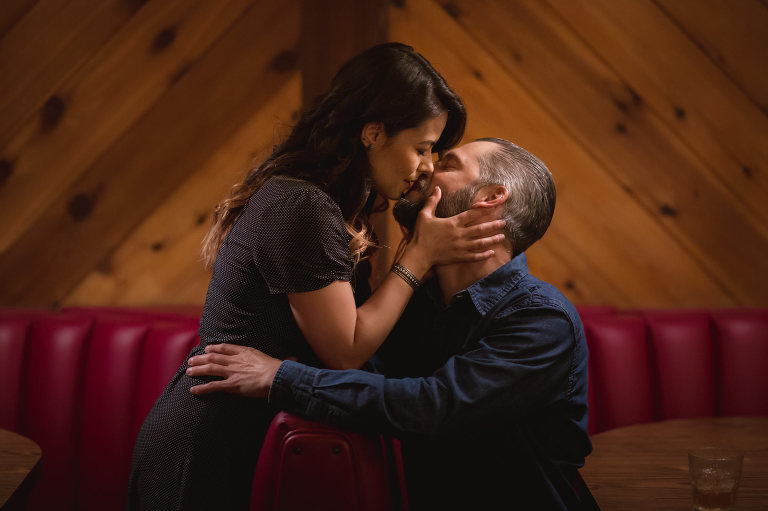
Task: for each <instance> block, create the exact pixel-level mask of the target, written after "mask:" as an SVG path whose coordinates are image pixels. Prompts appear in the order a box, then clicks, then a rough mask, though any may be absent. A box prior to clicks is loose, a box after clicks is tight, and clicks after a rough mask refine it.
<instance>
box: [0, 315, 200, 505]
mask: <svg viewBox="0 0 768 511" xmlns="http://www.w3.org/2000/svg"><path fill="white" fill-rule="evenodd" d="M197 317H198V314H166V313H160V312H151V311H137V310H119V309H116V310H110V309H69V310H67V311H61V312H43V311H3V312H2V314H0V349H2V352H3V353H4V354H5V353H8V354H9V355H10V356H9V357H3V358H2V359H1V360H0V374H1V375H2V378H3V383H6V384H8V385H9V387H8V388H10V389H16V390H17V391H16V392H8V393H3V395H2V397H1V398H0V410H2V415H1V416H0V420H2V422H1V423H0V427H3V428H6V429H11V430H15V431H17V432H20V433H22V434H24V435H26V436H27V437H29V438H31V439H32V440H34V441H35V442H36V443H37V444H38V445H39V446H40V448H41V449H42V452H43V456H42V459H41V463H40V466H39V471H38V473H36V474H34V477H35V478H36V480H35V481H34V490H33V491H32V492H31V493H30V495H29V496H28V499H27V502H26V507H27V508H28V509H41V510H42V509H61V510H67V509H78V510H89V509H99V510H103V509H122V508H124V507H125V497H126V491H127V477H128V470H129V465H130V457H131V451H132V448H133V438H134V437H135V433H136V431H137V428H138V425H140V423H141V422H142V421H143V418H144V416H145V415H146V413H147V411H148V409H149V407H151V405H152V403H153V402H154V400H155V399H156V398H157V396H158V395H159V394H160V392H161V391H162V388H163V387H164V386H165V384H166V383H167V382H168V381H169V380H170V377H171V375H172V374H173V371H174V370H175V369H176V368H177V367H178V365H179V363H180V362H181V360H183V358H184V356H185V355H186V354H187V353H188V352H189V350H190V349H191V348H192V346H193V345H194V344H195V343H196V342H197Z"/></svg>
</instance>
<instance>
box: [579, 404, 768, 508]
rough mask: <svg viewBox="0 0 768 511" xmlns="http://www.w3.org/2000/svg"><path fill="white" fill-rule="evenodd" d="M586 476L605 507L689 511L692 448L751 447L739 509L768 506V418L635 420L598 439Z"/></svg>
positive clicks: (586, 469) (742, 477)
mask: <svg viewBox="0 0 768 511" xmlns="http://www.w3.org/2000/svg"><path fill="white" fill-rule="evenodd" d="M592 444H593V447H594V450H593V452H592V454H590V455H589V456H588V457H587V461H586V463H585V465H584V468H583V469H582V470H581V474H582V477H583V478H584V480H585V481H586V482H587V485H589V488H590V490H591V491H592V494H593V495H594V496H595V499H596V500H597V502H598V504H600V508H601V509H602V510H603V511H612V510H616V511H624V510H635V509H637V510H645V509H653V510H659V511H663V510H673V509H674V510H689V509H691V505H692V488H691V483H690V479H689V476H688V451H689V450H691V449H695V448H697V447H705V446H718V447H731V448H736V449H740V450H743V451H745V454H744V465H743V467H742V476H741V485H740V487H739V491H738V494H737V497H736V509H737V510H745V511H746V510H751V509H759V510H768V418H754V417H749V418H737V417H716V418H707V419H681V420H670V421H661V422H649V423H644V424H635V425H632V426H627V427H623V428H617V429H612V430H609V431H605V432H603V433H599V434H597V435H594V436H593V437H592Z"/></svg>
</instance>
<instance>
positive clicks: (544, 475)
mask: <svg viewBox="0 0 768 511" xmlns="http://www.w3.org/2000/svg"><path fill="white" fill-rule="evenodd" d="M428 284H432V286H431V287H432V289H430V286H426V285H425V289H423V290H422V291H421V292H420V293H418V294H417V295H415V296H414V297H413V299H412V301H411V303H410V304H409V307H408V309H407V310H406V313H405V314H404V315H403V318H402V319H401V321H400V322H399V323H398V326H397V327H396V328H395V330H393V333H392V335H391V337H390V340H388V341H387V342H386V343H385V345H384V346H383V347H382V349H381V350H380V352H379V353H378V354H377V357H374V359H373V360H372V361H371V362H370V363H369V364H368V366H367V368H366V369H367V370H349V371H332V370H326V369H318V368H314V367H308V366H306V365H303V364H299V363H296V362H291V361H286V362H283V364H282V365H281V366H280V369H279V370H278V372H277V375H276V376H275V379H274V381H273V384H272V388H271V390H270V395H269V401H270V403H272V404H273V405H274V406H275V407H277V408H280V409H284V410H286V411H289V412H293V413H296V414H300V415H303V416H306V417H309V418H312V419H315V420H318V421H323V422H326V423H329V424H332V425H335V426H338V427H346V428H358V429H360V428H362V429H365V430H372V431H385V432H391V433H393V434H395V435H397V436H399V437H401V438H402V439H403V450H404V458H405V462H406V471H408V470H409V469H410V471H411V476H412V477H409V488H408V489H409V494H410V493H412V492H413V490H414V488H413V486H412V484H411V483H412V482H413V481H416V482H415V483H414V484H415V485H418V486H420V487H422V488H423V489H424V492H423V493H424V494H423V495H421V497H423V499H431V501H430V502H431V504H433V505H436V503H437V502H436V501H435V500H434V499H435V494H434V493H432V492H433V491H438V490H440V492H441V494H443V495H445V494H446V493H447V494H449V495H451V496H450V497H446V499H450V501H449V502H450V503H452V504H455V505H458V502H460V501H461V499H462V498H463V497H462V496H461V495H460V494H461V492H460V491H459V490H458V489H457V488H458V487H460V486H463V487H464V489H465V490H466V491H465V495H464V497H465V498H470V497H468V496H467V495H473V496H474V497H473V498H476V497H477V495H478V493H477V490H478V488H477V487H478V486H483V490H484V491H485V492H486V493H488V492H491V493H493V492H494V484H496V483H494V482H493V481H494V480H495V479H499V481H498V484H501V485H502V487H501V488H496V489H495V492H497V493H498V492H501V491H502V488H504V494H505V495H506V496H509V490H510V484H512V485H513V487H514V486H518V487H519V488H513V489H514V491H518V492H529V494H528V495H527V496H526V494H525V493H518V497H517V502H523V501H526V499H527V498H530V499H532V501H534V500H535V501H536V502H539V503H541V505H542V506H541V507H539V509H549V508H552V509H566V508H568V507H569V505H568V504H563V502H566V501H567V499H568V498H570V497H568V496H563V495H558V494H559V493H562V492H563V491H566V492H567V491H570V488H565V489H563V488H564V486H566V487H567V486H568V483H567V482H564V481H566V480H570V478H572V477H573V476H572V474H573V473H574V472H575V470H576V468H577V467H580V466H582V465H583V463H584V457H585V456H586V455H587V454H589V452H590V451H591V443H590V440H589V437H588V434H587V346H586V342H585V339H584V331H583V328H582V324H581V321H580V319H579V316H578V314H577V312H576V309H575V308H574V307H573V305H572V304H571V303H570V302H569V301H568V300H567V299H566V298H565V297H564V296H563V295H562V294H561V293H560V292H559V291H558V290H557V289H556V288H555V287H554V286H552V285H550V284H547V283H545V282H542V281H540V280H538V279H537V278H535V277H534V276H532V275H530V274H529V273H528V267H527V262H526V258H525V255H522V254H521V255H518V256H517V257H515V258H513V259H512V260H511V261H509V262H508V263H506V264H505V265H504V266H502V267H501V268H499V269H497V270H496V271H494V272H493V273H491V274H490V275H488V276H486V277H484V278H483V279H481V280H479V281H477V282H475V283H474V284H472V285H471V286H469V287H468V288H467V289H465V290H463V291H461V292H459V293H457V294H456V295H454V297H453V299H452V300H451V302H450V304H448V306H444V305H442V304H441V303H440V300H439V299H436V297H439V296H440V295H439V288H437V283H436V282H434V281H432V282H430V283H428ZM393 361H394V365H393ZM376 371H383V372H384V374H386V375H387V377H385V376H384V375H383V374H380V373H378V372H376ZM497 458H498V459H497ZM414 467H417V468H414ZM497 467H505V468H497ZM416 473H421V474H422V475H421V476H419V477H416V476H414V474H416ZM425 473H428V474H432V476H424V475H423V474H425ZM532 474H535V475H532ZM407 475H408V474H407ZM430 477H431V478H432V479H433V480H430ZM511 478H514V479H512V480H515V481H517V482H518V484H514V483H511V482H510V480H511ZM430 485H431V486H438V485H440V487H439V488H432V487H431V486H430ZM416 493H418V491H416ZM454 493H455V495H454ZM547 494H548V495H547ZM542 495H544V497H542ZM497 496H498V495H497ZM418 499H419V496H416V501H418ZM423 499H422V500H423ZM489 499H490V497H489ZM521 499H522V500H521ZM542 499H544V500H547V499H550V500H547V502H548V503H545V502H544V500H542ZM513 500H514V499H513ZM414 503H416V502H414ZM473 503H474V504H477V503H478V501H477V500H473ZM425 505H426V504H425ZM416 508H417V507H416ZM416 508H414V509H416Z"/></svg>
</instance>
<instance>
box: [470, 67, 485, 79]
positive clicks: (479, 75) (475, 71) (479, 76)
mask: <svg viewBox="0 0 768 511" xmlns="http://www.w3.org/2000/svg"><path fill="white" fill-rule="evenodd" d="M472 74H473V75H475V78H477V79H478V80H482V79H483V73H482V72H481V71H480V70H479V69H473V70H472Z"/></svg>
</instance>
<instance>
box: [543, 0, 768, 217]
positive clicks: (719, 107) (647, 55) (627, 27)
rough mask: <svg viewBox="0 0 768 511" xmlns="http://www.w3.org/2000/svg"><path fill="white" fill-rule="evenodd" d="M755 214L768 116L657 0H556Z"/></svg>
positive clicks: (760, 198)
mask: <svg viewBox="0 0 768 511" xmlns="http://www.w3.org/2000/svg"><path fill="white" fill-rule="evenodd" d="M549 3H550V4H551V5H552V6H553V7H554V8H555V10H556V11H558V12H559V13H560V14H561V15H562V17H563V19H564V20H566V21H567V23H568V24H569V25H571V26H572V27H573V28H574V30H575V31H576V32H577V33H578V34H579V36H580V37H582V38H583V39H584V40H585V41H586V42H587V43H588V44H589V45H590V46H591V47H592V48H593V49H594V50H595V52H596V53H598V54H599V55H600V57H601V58H602V59H603V60H604V61H605V62H606V63H607V64H608V65H609V66H610V67H611V68H612V69H613V70H614V72H615V73H616V74H618V75H619V76H620V77H621V79H622V80H623V81H624V82H626V83H628V84H630V85H631V87H632V89H633V90H634V91H636V93H637V94H638V95H639V97H641V98H642V99H643V101H644V102H645V103H647V104H648V105H650V107H651V108H653V110H654V111H655V112H656V113H657V114H658V115H659V116H660V117H661V118H663V119H664V120H665V121H666V122H667V124H668V125H670V126H671V127H672V128H673V129H674V130H675V132H676V133H678V134H679V136H680V137H681V139H682V140H685V142H686V143H687V144H688V146H689V147H690V148H691V150H692V151H694V152H696V153H697V154H698V155H699V157H700V159H701V160H702V161H705V162H708V163H709V166H710V168H711V169H713V170H714V171H715V172H717V173H718V175H719V176H720V178H721V180H722V181H723V183H725V184H726V186H727V187H728V188H730V189H731V190H733V191H734V192H735V193H736V194H737V195H738V196H739V197H743V199H744V201H745V203H746V204H748V205H749V206H750V208H751V209H752V211H753V212H754V214H755V215H756V216H757V217H758V218H760V219H764V218H766V216H768V213H766V210H767V209H768V204H766V202H765V201H764V197H765V196H766V195H767V194H768V144H766V143H765V138H766V134H768V117H766V116H765V115H764V113H763V112H762V111H761V110H760V109H759V108H757V107H756V106H755V104H754V103H753V102H752V101H751V100H750V99H749V98H748V97H747V96H746V95H745V94H744V92H743V91H742V90H741V89H740V88H739V87H738V86H737V85H736V84H735V83H734V82H733V81H731V80H730V79H729V78H728V77H727V76H726V75H725V74H723V72H722V70H721V69H720V68H718V67H717V66H716V65H715V64H714V63H713V62H712V60H711V59H710V58H709V57H708V56H707V55H706V54H705V53H704V52H702V51H701V49H700V48H699V47H697V46H696V44H695V43H694V42H693V41H692V40H691V39H690V38H689V37H688V36H687V34H685V33H684V32H683V31H682V30H680V28H679V27H678V26H677V25H676V24H675V23H674V22H673V21H672V20H671V19H670V18H669V17H668V16H667V15H666V14H665V13H664V11H662V10H661V9H660V8H658V7H657V6H656V5H655V4H653V3H652V2H651V1H650V0H643V1H629V0H619V1H616V0H594V1H593V0H589V1H586V2H585V1H583V0H550V1H549Z"/></svg>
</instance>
